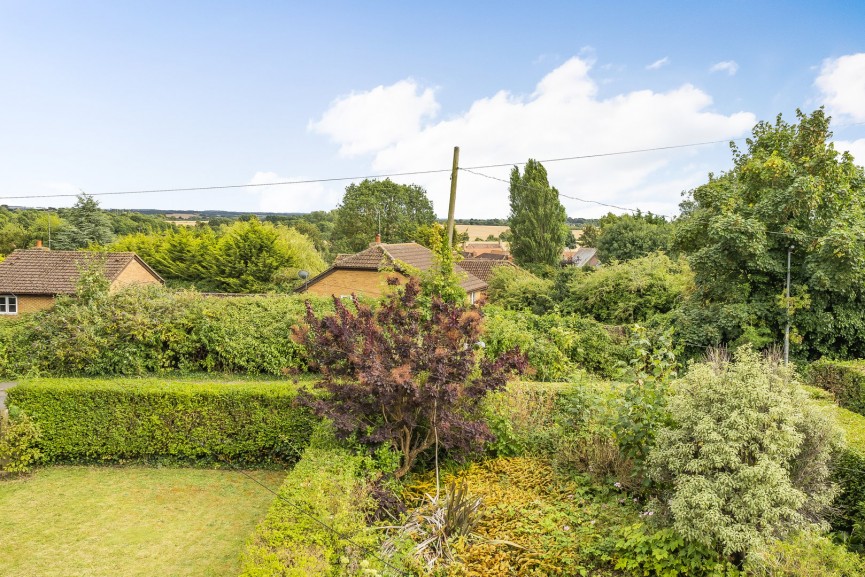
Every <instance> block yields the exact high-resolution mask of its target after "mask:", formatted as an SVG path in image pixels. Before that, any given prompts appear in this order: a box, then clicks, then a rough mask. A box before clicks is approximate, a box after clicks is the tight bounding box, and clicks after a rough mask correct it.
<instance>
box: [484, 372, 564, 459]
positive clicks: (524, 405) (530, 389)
mask: <svg viewBox="0 0 865 577" xmlns="http://www.w3.org/2000/svg"><path fill="white" fill-rule="evenodd" d="M570 387H571V385H567V384H559V383H555V384H553V383H531V382H528V383H527V382H513V383H510V384H509V385H508V388H507V389H506V390H504V391H500V392H497V393H492V394H489V395H487V397H486V399H484V407H483V408H484V418H485V420H486V422H487V424H488V425H489V427H490V430H491V431H492V433H493V437H494V438H493V439H492V441H490V442H489V443H487V450H488V451H489V452H491V453H492V454H493V455H496V456H499V457H516V456H520V455H539V454H541V453H552V452H554V450H555V447H556V442H557V439H558V437H559V436H560V435H561V430H560V423H559V414H560V413H561V412H562V411H563V410H566V409H565V407H566V406H567V405H564V404H563V403H562V399H561V397H562V395H564V394H566V391H568V390H569V389H570Z"/></svg>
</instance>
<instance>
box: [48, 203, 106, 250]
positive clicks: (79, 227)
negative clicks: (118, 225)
mask: <svg viewBox="0 0 865 577" xmlns="http://www.w3.org/2000/svg"><path fill="white" fill-rule="evenodd" d="M66 221H67V226H66V227H64V228H63V229H61V230H60V232H59V233H58V234H57V237H56V238H55V239H54V248H57V249H60V250H75V249H78V248H85V247H87V246H89V245H91V244H106V243H109V242H111V241H112V240H113V239H114V231H113V230H112V229H111V219H109V218H108V216H106V215H105V213H104V212H103V211H102V210H101V209H100V208H99V203H98V202H97V201H96V200H95V199H94V198H93V197H92V196H87V195H86V194H81V195H79V196H78V200H77V201H76V202H75V206H73V207H72V208H71V209H70V210H69V211H68V214H67V216H66Z"/></svg>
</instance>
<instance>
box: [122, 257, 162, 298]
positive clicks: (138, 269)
mask: <svg viewBox="0 0 865 577" xmlns="http://www.w3.org/2000/svg"><path fill="white" fill-rule="evenodd" d="M131 284H159V279H158V278H156V277H155V276H153V274H151V272H150V271H149V270H147V269H146V268H144V267H143V266H141V263H139V262H138V261H137V260H132V261H131V262H130V263H129V264H128V265H126V268H124V269H123V270H122V271H121V272H120V274H119V275H118V276H117V278H116V279H114V282H112V283H111V290H112V291H114V290H117V289H119V288H122V287H125V286H128V285H131Z"/></svg>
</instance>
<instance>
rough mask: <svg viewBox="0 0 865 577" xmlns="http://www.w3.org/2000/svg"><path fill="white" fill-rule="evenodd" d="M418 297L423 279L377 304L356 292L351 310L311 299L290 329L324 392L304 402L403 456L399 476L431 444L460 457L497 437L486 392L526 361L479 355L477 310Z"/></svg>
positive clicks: (338, 427) (344, 432)
mask: <svg viewBox="0 0 865 577" xmlns="http://www.w3.org/2000/svg"><path fill="white" fill-rule="evenodd" d="M420 297H421V287H420V283H419V282H418V279H417V277H412V278H411V279H410V280H409V281H408V282H407V283H406V284H405V285H404V287H402V289H401V290H400V291H399V292H397V293H394V294H392V295H390V296H389V297H388V298H387V299H386V300H385V301H384V302H383V303H382V304H381V305H380V306H379V307H378V308H377V309H375V310H373V309H372V308H371V307H370V306H368V305H364V304H361V303H360V302H359V301H358V300H357V299H354V301H353V307H352V309H353V310H352V309H349V308H348V306H346V305H345V304H343V303H342V302H341V300H340V299H338V298H336V297H334V299H333V300H334V307H335V309H336V312H335V313H334V314H333V315H329V316H325V317H322V318H318V317H317V316H316V315H315V314H314V312H313V310H312V307H311V306H310V307H309V309H308V311H307V315H306V323H305V325H303V326H301V327H298V328H297V329H296V331H295V335H294V336H295V339H296V340H297V341H298V342H299V343H301V344H303V346H304V347H305V348H306V349H307V351H308V352H309V354H310V356H311V357H312V358H314V359H315V361H316V365H315V367H316V368H317V369H319V370H320V371H321V374H322V379H321V381H320V382H319V383H317V385H316V386H317V388H319V389H322V390H324V391H326V392H327V397H326V398H311V397H308V396H306V397H305V398H304V401H305V402H306V403H307V404H308V405H309V406H311V407H313V408H314V410H315V411H316V412H317V413H318V414H319V415H321V416H324V417H328V418H330V419H332V420H333V424H334V430H335V432H336V435H337V437H339V438H341V439H345V438H349V437H352V436H356V438H357V440H358V441H360V442H361V443H363V444H366V445H372V446H377V445H381V444H384V445H388V446H391V447H393V449H394V450H396V451H397V452H399V454H400V456H401V458H402V462H401V464H400V467H399V468H398V469H397V470H396V471H395V473H394V474H395V476H396V477H402V476H404V475H405V474H406V473H408V471H409V470H411V467H412V465H413V464H414V462H415V460H416V459H417V458H418V457H419V456H420V455H422V454H423V453H424V452H426V451H427V450H429V449H431V448H433V446H435V448H436V450H438V447H439V446H441V448H443V449H445V450H448V451H451V453H452V454H462V455H465V454H468V453H471V452H474V451H478V450H480V449H482V448H483V444H484V442H485V441H487V440H489V439H490V437H491V435H490V431H489V428H488V427H487V425H486V423H485V422H484V421H483V419H482V415H481V403H482V401H483V399H484V397H485V396H486V394H487V393H488V392H494V391H497V390H501V389H503V388H504V387H505V385H506V384H507V382H508V380H509V379H510V378H511V376H513V375H514V374H515V373H519V372H521V371H522V370H524V369H525V357H524V356H523V355H522V354H521V353H520V351H519V349H518V348H515V349H512V350H509V351H506V352H504V353H502V354H501V355H498V356H496V357H494V358H485V357H483V356H482V355H480V354H479V353H478V351H477V343H478V341H479V339H480V329H481V315H480V313H479V312H478V310H477V309H474V308H470V307H466V306H461V305H456V304H452V303H447V302H444V301H442V300H441V299H439V298H438V297H433V298H432V302H431V305H430V306H429V307H427V306H424V305H422V303H421V301H420Z"/></svg>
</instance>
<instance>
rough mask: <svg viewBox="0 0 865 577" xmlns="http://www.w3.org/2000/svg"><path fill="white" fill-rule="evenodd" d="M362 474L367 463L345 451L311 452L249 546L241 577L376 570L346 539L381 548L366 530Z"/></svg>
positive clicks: (299, 576)
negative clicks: (366, 568) (364, 463)
mask: <svg viewBox="0 0 865 577" xmlns="http://www.w3.org/2000/svg"><path fill="white" fill-rule="evenodd" d="M362 469H363V457H359V456H357V455H352V454H351V453H349V452H348V451H346V450H344V449H339V448H335V447H332V448H323V447H310V448H308V449H307V450H306V453H304V455H303V458H302V459H301V460H300V461H299V462H298V463H297V465H295V467H294V469H292V470H291V472H290V473H289V474H288V476H287V477H286V478H285V481H283V483H282V487H281V488H280V489H279V497H278V498H277V499H275V500H274V501H273V504H272V505H271V506H270V510H269V511H268V513H267V517H266V518H265V519H264V521H262V523H261V524H260V525H259V526H258V528H257V529H256V531H255V534H254V535H253V536H252V538H250V540H249V542H248V543H247V545H246V550H245V551H244V553H243V554H242V560H243V572H242V574H241V576H242V577H272V576H274V575H281V576H284V577H307V576H312V577H315V576H322V577H323V576H326V575H335V574H337V573H338V569H339V568H340V567H342V569H343V570H344V573H343V572H339V574H340V575H342V574H346V575H355V574H358V571H359V570H360V569H362V568H363V567H364V566H368V567H370V568H373V566H371V565H370V564H369V561H366V560H364V559H363V557H364V556H365V555H364V551H362V550H358V548H357V547H355V546H354V545H353V544H352V543H349V541H348V540H346V539H345V537H347V538H348V539H350V540H351V541H353V542H354V543H357V544H359V545H362V546H363V547H368V548H370V549H372V550H376V549H377V547H378V543H377V539H376V537H375V535H373V534H372V533H371V532H370V531H369V530H367V524H366V518H365V516H366V515H365V513H366V509H367V506H366V505H367V504H368V503H369V499H368V497H367V491H366V487H365V483H364V475H363V472H362ZM298 509H300V510H302V511H305V512H306V514H303V513H300V512H299V511H298ZM316 520H317V521H316ZM319 521H320V522H319ZM322 523H324V524H326V525H328V526H329V527H332V528H333V529H334V530H335V531H331V530H328V529H327V528H326V527H324V526H323V525H322Z"/></svg>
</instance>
